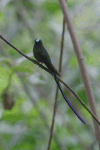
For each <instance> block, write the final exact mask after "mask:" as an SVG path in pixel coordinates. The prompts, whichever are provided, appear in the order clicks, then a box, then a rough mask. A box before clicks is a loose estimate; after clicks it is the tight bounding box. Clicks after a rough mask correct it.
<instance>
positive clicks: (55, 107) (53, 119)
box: [47, 19, 65, 150]
mask: <svg viewBox="0 0 100 150" xmlns="http://www.w3.org/2000/svg"><path fill="white" fill-rule="evenodd" d="M64 33H65V20H64V19H63V32H62V40H61V51H60V52H61V53H60V62H59V72H61V64H62V55H63V45H64ZM57 97H58V86H57V88H56V96H55V103H54V112H53V117H52V124H51V129H50V137H49V142H48V147H47V150H50V146H51V141H52V136H53V128H54V123H55V116H56V109H57Z"/></svg>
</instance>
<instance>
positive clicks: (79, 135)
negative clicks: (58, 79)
mask: <svg viewBox="0 0 100 150" xmlns="http://www.w3.org/2000/svg"><path fill="white" fill-rule="evenodd" d="M68 7H69V11H70V14H71V17H72V20H73V23H74V27H75V30H76V33H77V36H78V39H79V42H80V44H81V48H82V52H83V54H84V59H85V62H86V65H87V70H88V73H89V76H90V79H91V83H92V87H93V90H94V94H95V98H96V103H97V108H98V112H99V114H100V107H99V105H100V101H99V99H100V94H99V93H100V83H99V82H100V50H99V49H100V48H99V47H100V46H99V45H100V44H99V43H100V42H99V41H100V27H99V24H100V23H99V22H100V10H99V9H97V8H99V7H100V3H99V5H98V0H95V2H94V1H92V0H89V1H87V0H84V1H83V0H76V1H75V0H71V1H68ZM62 22H63V15H62V12H61V8H60V5H59V3H58V1H57V0H56V1H54V0H48V1H46V0H42V1H41V0H38V1H36V0H33V1H32V0H29V1H27V0H19V1H16V0H9V1H8V0H1V1H0V34H2V35H3V36H4V37H5V38H6V39H7V40H8V41H9V42H11V43H12V44H13V45H14V46H16V47H17V48H18V49H20V50H21V51H22V52H23V53H25V54H26V55H28V56H30V57H32V58H33V52H32V49H33V45H34V40H35V39H37V38H41V39H42V41H43V43H44V46H45V47H46V49H47V50H48V52H49V54H50V56H51V59H52V62H53V64H54V65H55V66H56V68H57V66H58V64H59V54H60V43H61V33H62ZM11 72H13V74H12V80H11V84H10V86H9V89H8V93H10V94H11V93H13V98H14V100H15V105H14V106H13V108H12V110H5V109H4V108H3V100H2V98H1V97H0V150H32V149H34V150H44V149H46V148H47V143H48V139H49V134H50V125H51V119H52V113H53V105H54V98H55V92H56V84H55V82H54V80H53V78H52V76H51V75H49V74H48V73H47V72H45V71H44V70H42V69H41V68H39V67H38V66H37V65H35V64H33V63H32V62H30V61H29V60H26V58H24V57H23V56H21V55H20V54H19V53H18V52H16V51H15V50H14V49H12V48H11V47H10V46H9V45H7V44H6V43H5V42H3V41H2V40H1V39H0V95H2V92H3V90H4V89H5V88H6V87H7V85H8V82H9V75H10V74H11ZM62 79H63V80H64V81H65V82H66V83H67V84H68V85H69V86H71V87H72V89H73V90H74V91H75V92H76V93H77V94H78V95H79V96H80V98H81V99H82V100H83V101H84V102H85V103H86V105H87V106H88V102H87V98H86V93H85V90H84V85H83V81H82V78H81V73H80V70H79V66H78V62H77V58H76V55H75V53H74V50H73V45H72V42H71V38H70V35H69V33H68V30H67V27H66V33H65V43H64V55H63V62H62ZM62 87H63V89H64V92H65V94H66V96H67V97H68V99H69V100H70V102H71V103H72V105H73V106H74V107H75V109H76V110H77V111H78V112H79V114H80V115H81V116H82V118H84V120H85V121H86V123H87V124H86V125H83V124H82V123H81V122H80V121H79V119H78V118H77V117H76V116H75V115H74V113H73V112H72V111H71V110H70V108H69V107H68V106H67V104H66V103H65V101H64V100H63V98H62V96H61V94H60V93H59V98H58V103H57V104H58V105H57V115H56V120H55V129H54V137H53V140H52V144H51V150H56V149H57V150H67V149H68V150H83V149H86V148H87V149H91V147H92V148H94V149H95V150H98V146H97V142H96V139H95V134H94V129H93V125H92V117H91V116H90V114H89V113H88V112H87V111H86V110H85V109H84V108H83V106H81V105H80V103H79V102H78V101H77V99H76V98H75V97H74V96H73V95H72V93H71V92H70V91H68V90H67V89H66V88H65V87H64V86H62Z"/></svg>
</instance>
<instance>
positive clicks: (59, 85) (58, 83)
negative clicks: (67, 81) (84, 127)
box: [52, 73, 86, 124]
mask: <svg viewBox="0 0 100 150" xmlns="http://www.w3.org/2000/svg"><path fill="white" fill-rule="evenodd" d="M52 75H53V77H54V79H55V81H56V83H57V85H58V87H59V89H60V91H61V93H62V96H63V97H64V99H65V101H66V102H67V104H68V105H69V107H70V108H71V109H72V111H73V112H74V113H75V114H76V116H77V117H78V118H79V119H80V120H81V121H82V122H83V123H84V124H86V123H85V121H84V120H83V119H82V118H81V117H80V116H79V114H78V113H77V112H76V110H75V109H74V108H73V106H72V105H71V104H70V102H69V100H68V99H67V98H66V96H65V95H64V93H63V91H62V88H61V84H60V82H59V81H58V80H57V77H56V75H55V74H54V73H52Z"/></svg>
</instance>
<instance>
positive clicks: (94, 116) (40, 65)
mask: <svg viewBox="0 0 100 150" xmlns="http://www.w3.org/2000/svg"><path fill="white" fill-rule="evenodd" d="M0 38H1V39H2V40H4V41H5V42H6V43H7V44H8V45H10V46H11V47H12V48H14V49H15V50H16V51H17V52H19V53H20V54H21V55H23V56H24V57H26V58H27V59H28V60H30V61H31V62H33V63H34V64H36V65H38V66H39V67H41V68H42V69H44V70H45V71H47V72H48V73H50V72H49V70H48V69H47V68H46V67H44V66H43V65H42V64H39V63H38V61H36V60H35V59H31V58H30V57H28V56H26V55H25V54H24V53H22V52H21V51H20V50H19V49H17V48H16V47H15V46H14V45H12V44H11V43H10V42H8V41H7V40H6V39H5V38H4V37H3V36H2V35H0ZM50 74H51V73H50ZM57 78H58V80H59V81H60V82H62V83H63V84H64V85H65V86H66V87H67V88H68V89H69V90H70V91H71V92H72V93H73V94H74V95H75V97H76V98H77V99H78V100H79V102H80V103H81V104H82V105H83V106H84V107H85V108H86V110H87V111H88V112H89V113H90V114H91V115H92V117H93V118H94V119H95V120H96V122H97V123H98V124H99V125H100V121H99V120H98V118H97V117H96V115H94V113H93V112H92V111H91V110H90V109H89V108H88V107H87V106H86V105H85V103H84V102H83V101H82V100H81V99H80V97H79V96H78V95H77V94H76V93H75V92H74V91H73V90H72V88H71V87H69V86H68V85H67V84H66V83H65V82H64V81H63V80H62V79H61V78H60V77H57Z"/></svg>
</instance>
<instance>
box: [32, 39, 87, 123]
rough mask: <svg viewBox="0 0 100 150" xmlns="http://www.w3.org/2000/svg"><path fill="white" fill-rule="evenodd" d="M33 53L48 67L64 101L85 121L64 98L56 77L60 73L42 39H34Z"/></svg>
mask: <svg viewBox="0 0 100 150" xmlns="http://www.w3.org/2000/svg"><path fill="white" fill-rule="evenodd" d="M33 55H34V57H35V58H36V60H37V61H38V62H40V63H44V64H45V65H46V66H47V68H48V69H49V71H50V72H51V74H52V76H53V78H54V80H55V82H56V83H57V85H58V88H59V90H60V92H61V94H62V96H63V98H64V99H65V101H66V102H67V104H68V105H69V107H70V108H71V109H72V111H73V112H74V113H75V114H76V116H77V117H78V118H79V119H80V120H81V121H82V122H83V123H84V124H86V123H85V121H84V120H83V119H82V118H81V117H80V116H79V114H78V113H77V111H76V110H75V109H74V108H73V106H72V105H71V104H70V102H69V100H68V99H67V98H66V96H65V94H64V93H63V90H62V87H61V84H60V82H59V80H58V79H57V76H61V75H60V73H59V72H58V71H57V69H56V68H55V67H54V65H53V64H52V62H51V59H50V56H49V54H48V52H47V50H46V49H45V48H44V46H43V43H42V40H41V39H40V38H39V39H36V40H35V44H34V46H33Z"/></svg>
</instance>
